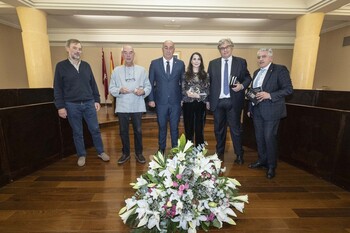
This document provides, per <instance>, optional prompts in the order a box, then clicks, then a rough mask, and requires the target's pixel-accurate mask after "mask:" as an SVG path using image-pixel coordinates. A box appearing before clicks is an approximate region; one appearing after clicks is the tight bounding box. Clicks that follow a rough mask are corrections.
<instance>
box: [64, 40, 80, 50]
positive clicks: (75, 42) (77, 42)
mask: <svg viewBox="0 0 350 233" xmlns="http://www.w3.org/2000/svg"><path fill="white" fill-rule="evenodd" d="M71 44H81V42H80V41H79V40H78V39H69V40H67V42H66V47H67V48H69V47H70V45H71Z"/></svg>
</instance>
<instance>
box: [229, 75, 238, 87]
mask: <svg viewBox="0 0 350 233" xmlns="http://www.w3.org/2000/svg"><path fill="white" fill-rule="evenodd" d="M238 83H239V82H238V80H237V77H236V76H231V79H230V83H229V84H230V88H234V87H236V86H237V84H238Z"/></svg>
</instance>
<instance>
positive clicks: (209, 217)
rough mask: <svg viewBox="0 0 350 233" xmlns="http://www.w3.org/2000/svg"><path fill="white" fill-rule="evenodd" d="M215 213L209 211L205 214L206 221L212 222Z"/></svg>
mask: <svg viewBox="0 0 350 233" xmlns="http://www.w3.org/2000/svg"><path fill="white" fill-rule="evenodd" d="M214 218H215V215H214V214H213V213H210V215H209V216H207V221H209V222H212V221H214Z"/></svg>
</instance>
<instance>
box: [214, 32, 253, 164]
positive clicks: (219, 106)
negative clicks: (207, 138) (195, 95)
mask: <svg viewBox="0 0 350 233" xmlns="http://www.w3.org/2000/svg"><path fill="white" fill-rule="evenodd" d="M218 49H219V51H220V54H221V57H220V58H217V59H214V60H212V61H210V62H209V67H208V74H209V77H210V94H209V104H210V110H211V111H213V114H214V133H215V138H216V153H217V154H218V157H219V158H220V159H221V160H223V159H224V152H225V142H226V131H227V124H228V125H229V127H230V134H231V139H232V143H233V147H234V150H235V154H236V156H237V158H236V160H235V161H234V162H235V163H236V164H243V163H244V160H243V153H244V151H243V147H242V140H241V131H242V129H241V113H242V109H243V103H244V94H245V90H246V89H247V88H248V86H249V84H250V82H251V77H250V74H249V71H248V69H247V62H246V60H245V59H243V58H240V57H235V56H232V51H233V43H232V41H231V39H229V38H226V39H221V40H220V41H219V43H218ZM234 80H235V81H236V82H235V83H233V82H234ZM230 81H232V83H231V84H232V85H230Z"/></svg>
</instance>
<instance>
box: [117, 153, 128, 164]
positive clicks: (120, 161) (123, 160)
mask: <svg viewBox="0 0 350 233" xmlns="http://www.w3.org/2000/svg"><path fill="white" fill-rule="evenodd" d="M129 159H130V155H126V154H123V155H122V157H120V159H119V160H118V164H123V163H125V162H126V161H128V160H129Z"/></svg>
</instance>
